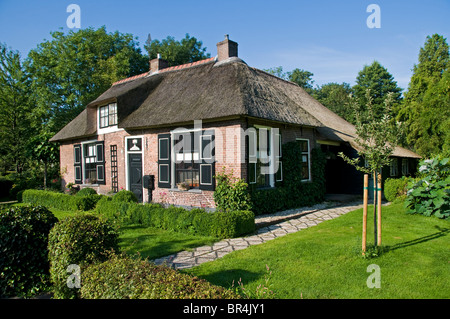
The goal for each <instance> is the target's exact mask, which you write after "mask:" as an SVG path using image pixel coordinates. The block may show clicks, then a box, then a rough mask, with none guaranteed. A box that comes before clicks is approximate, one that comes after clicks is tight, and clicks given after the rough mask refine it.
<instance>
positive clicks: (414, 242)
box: [385, 226, 450, 251]
mask: <svg viewBox="0 0 450 319" xmlns="http://www.w3.org/2000/svg"><path fill="white" fill-rule="evenodd" d="M434 227H435V228H436V229H438V230H439V231H438V232H437V233H433V234H430V235H427V236H423V237H419V238H416V239H413V240H409V241H405V242H402V243H398V244H395V245H392V246H386V247H385V249H386V251H393V250H397V249H400V248H405V247H409V246H413V245H417V244H421V243H425V242H427V241H430V240H433V239H437V238H440V237H443V236H447V235H448V234H449V233H450V229H449V228H441V227H439V226H434Z"/></svg>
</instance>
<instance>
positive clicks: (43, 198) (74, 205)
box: [22, 189, 103, 211]
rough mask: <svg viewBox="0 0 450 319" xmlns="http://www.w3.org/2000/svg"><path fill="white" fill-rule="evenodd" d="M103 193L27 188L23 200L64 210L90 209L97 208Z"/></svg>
mask: <svg viewBox="0 0 450 319" xmlns="http://www.w3.org/2000/svg"><path fill="white" fill-rule="evenodd" d="M102 197H103V196H102V195H95V194H94V195H87V196H73V195H69V194H63V193H57V192H52V191H44V190H36V189H27V190H26V191H24V192H23V194H22V201H23V202H24V203H28V204H32V205H42V206H45V207H51V208H55V209H59V210H64V211H74V210H81V211H88V210H92V209H94V208H95V206H96V204H97V202H98V201H99V200H100V199H101V198H102Z"/></svg>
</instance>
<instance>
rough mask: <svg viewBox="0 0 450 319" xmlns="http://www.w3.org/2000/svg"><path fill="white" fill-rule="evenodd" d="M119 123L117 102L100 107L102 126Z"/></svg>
mask: <svg viewBox="0 0 450 319" xmlns="http://www.w3.org/2000/svg"><path fill="white" fill-rule="evenodd" d="M114 125H117V104H116V103H111V104H109V105H105V106H101V107H100V128H105V127H108V126H114Z"/></svg>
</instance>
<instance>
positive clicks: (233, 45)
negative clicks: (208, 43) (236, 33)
mask: <svg viewBox="0 0 450 319" xmlns="http://www.w3.org/2000/svg"><path fill="white" fill-rule="evenodd" d="M237 56H238V44H237V42H234V41H231V40H230V39H229V38H228V34H225V40H223V41H221V42H219V43H217V61H219V62H220V61H223V60H226V59H228V58H231V57H237Z"/></svg>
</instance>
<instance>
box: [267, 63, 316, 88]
mask: <svg viewBox="0 0 450 319" xmlns="http://www.w3.org/2000/svg"><path fill="white" fill-rule="evenodd" d="M264 71H266V72H267V73H270V74H272V75H275V76H277V77H279V78H282V79H283V80H288V81H291V82H294V83H297V84H298V85H299V86H300V87H302V88H303V89H305V91H306V92H308V93H309V94H312V93H313V91H314V89H313V84H314V80H313V79H312V77H313V76H314V74H313V73H311V72H309V71H306V70H303V69H299V68H295V69H294V70H292V71H290V72H283V67H282V66H278V67H274V68H270V69H264Z"/></svg>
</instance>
